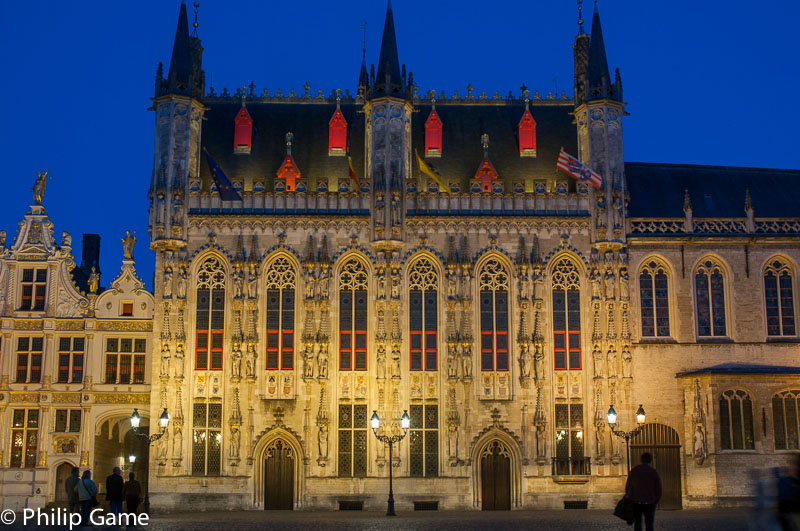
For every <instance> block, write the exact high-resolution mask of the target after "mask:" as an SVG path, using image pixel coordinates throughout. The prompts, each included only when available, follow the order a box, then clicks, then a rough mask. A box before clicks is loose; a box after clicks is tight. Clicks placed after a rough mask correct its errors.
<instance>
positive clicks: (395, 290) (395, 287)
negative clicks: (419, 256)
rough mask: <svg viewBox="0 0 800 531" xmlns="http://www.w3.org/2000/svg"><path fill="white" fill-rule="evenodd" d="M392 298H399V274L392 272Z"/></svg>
mask: <svg viewBox="0 0 800 531" xmlns="http://www.w3.org/2000/svg"><path fill="white" fill-rule="evenodd" d="M392 298H393V299H399V298H400V274H399V272H398V271H392Z"/></svg>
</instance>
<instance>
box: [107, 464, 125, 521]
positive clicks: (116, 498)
mask: <svg viewBox="0 0 800 531" xmlns="http://www.w3.org/2000/svg"><path fill="white" fill-rule="evenodd" d="M124 487H125V480H123V479H122V470H120V468H119V467H118V466H115V467H114V470H113V471H112V472H111V475H110V476H108V477H107V478H106V499H107V500H108V502H109V505H110V508H109V512H111V513H113V514H115V515H117V516H119V515H120V514H122V489H123V488H124Z"/></svg>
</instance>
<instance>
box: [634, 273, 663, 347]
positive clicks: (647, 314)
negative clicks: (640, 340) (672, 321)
mask: <svg viewBox="0 0 800 531" xmlns="http://www.w3.org/2000/svg"><path fill="white" fill-rule="evenodd" d="M639 299H640V300H641V305H642V307H641V309H642V337H669V282H668V278H667V271H666V269H665V268H664V266H662V265H661V264H659V263H658V262H656V261H652V260H651V261H650V262H648V263H647V264H646V265H645V266H644V267H642V270H641V272H640V273H639Z"/></svg>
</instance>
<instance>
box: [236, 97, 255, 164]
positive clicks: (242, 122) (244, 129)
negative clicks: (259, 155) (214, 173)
mask: <svg viewBox="0 0 800 531" xmlns="http://www.w3.org/2000/svg"><path fill="white" fill-rule="evenodd" d="M234 123H235V129H234V135H233V151H234V153H250V149H251V147H252V145H253V119H252V118H250V113H248V112H247V107H245V105H244V103H242V108H241V109H239V114H237V115H236V120H234Z"/></svg>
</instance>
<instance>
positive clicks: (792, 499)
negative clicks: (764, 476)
mask: <svg viewBox="0 0 800 531" xmlns="http://www.w3.org/2000/svg"><path fill="white" fill-rule="evenodd" d="M798 464H800V462H799V463H798ZM774 472H775V479H776V481H777V484H778V523H779V524H780V525H781V529H782V530H783V531H797V526H796V525H795V523H794V516H793V515H792V513H794V512H796V511H797V505H798V503H797V502H798V496H799V495H800V484H799V483H798V480H797V477H796V476H792V475H791V474H781V470H780V468H775V469H774Z"/></svg>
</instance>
